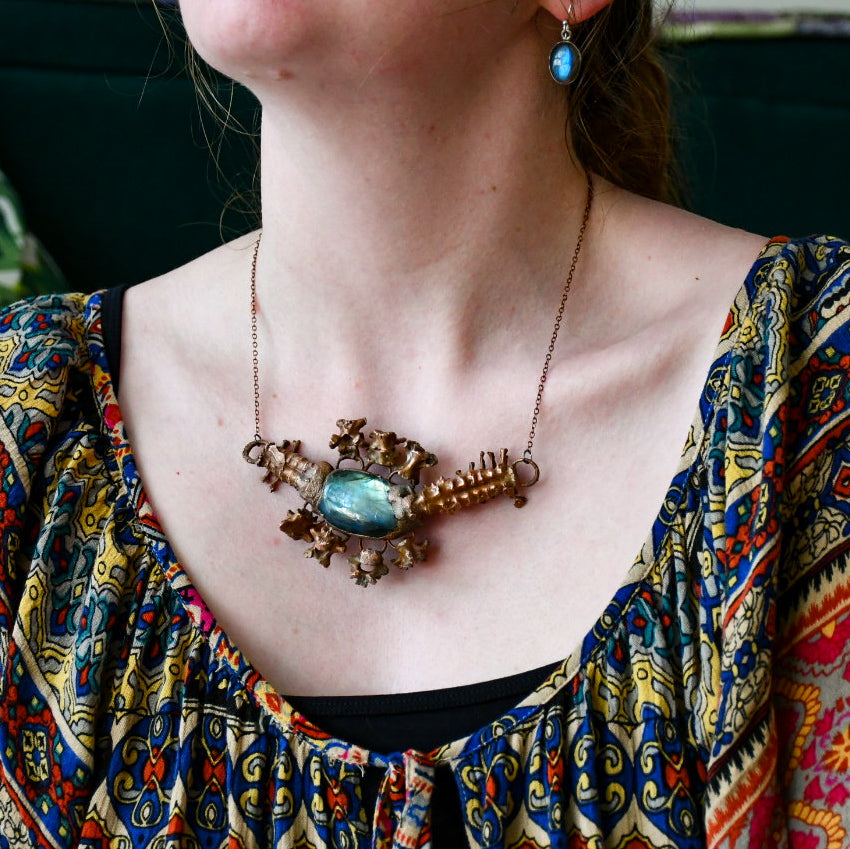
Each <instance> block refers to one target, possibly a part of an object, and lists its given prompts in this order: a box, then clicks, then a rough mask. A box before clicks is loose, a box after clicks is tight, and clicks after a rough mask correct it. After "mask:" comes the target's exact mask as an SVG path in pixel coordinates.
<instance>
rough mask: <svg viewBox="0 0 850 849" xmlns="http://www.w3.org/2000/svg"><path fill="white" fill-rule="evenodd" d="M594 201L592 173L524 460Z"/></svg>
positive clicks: (526, 454)
mask: <svg viewBox="0 0 850 849" xmlns="http://www.w3.org/2000/svg"><path fill="white" fill-rule="evenodd" d="M592 203H593V180H592V179H591V177H590V173H588V175H587V201H586V202H585V205H584V216H583V217H582V220H581V229H580V230H579V231H578V241H577V242H576V249H575V251H574V252H573V259H572V262H571V263H570V270H569V271H568V272H567V279H566V281H565V282H564V291H563V293H562V294H561V303H560V306H559V307H558V315H557V316H555V327H554V328H553V330H552V338H551V339H550V340H549V347H548V348H547V350H546V359H545V360H544V362H543V371H542V372H541V373H540V383H539V384H538V385H537V397H536V398H535V399H534V413H533V414H532V417H531V430H530V431H529V433H528V445H527V446H526V449H525V451H523V452H522V457H523V459H524V460H531V449H532V448H533V447H534V437H535V436H536V434H537V420H538V417H539V416H540V402H541V401H542V399H543V389H544V388H545V386H546V378H547V377H548V376H549V364H550V363H551V362H552V354H553V353H554V352H555V342H556V341H557V340H558V333H559V331H560V330H561V322H562V321H563V320H564V308H565V307H566V306H567V298H568V297H569V296H570V288H571V287H572V285H573V275H574V274H575V270H576V266H577V265H578V258H579V255H580V254H581V246H582V244H583V242H584V233H585V231H586V230H587V223H588V221H590V207H591V204H592Z"/></svg>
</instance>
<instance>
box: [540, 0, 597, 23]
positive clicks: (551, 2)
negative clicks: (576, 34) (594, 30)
mask: <svg viewBox="0 0 850 849" xmlns="http://www.w3.org/2000/svg"><path fill="white" fill-rule="evenodd" d="M539 2H540V8H541V9H545V10H546V11H547V12H549V14H550V15H552V16H553V17H555V18H557V20H559V21H563V20H564V19H565V18H566V17H567V12H568V11H569V8H570V0H539ZM612 2H613V0H573V4H572V5H573V8H572V12H570V16H569V21H570V24H580V23H581V22H582V21H586V20H587V19H588V18H592V17H593V16H594V15H595V14H596V13H597V12H600V11H601V10H602V9H604V8H605V7H606V6H608V5H610V4H611V3H612Z"/></svg>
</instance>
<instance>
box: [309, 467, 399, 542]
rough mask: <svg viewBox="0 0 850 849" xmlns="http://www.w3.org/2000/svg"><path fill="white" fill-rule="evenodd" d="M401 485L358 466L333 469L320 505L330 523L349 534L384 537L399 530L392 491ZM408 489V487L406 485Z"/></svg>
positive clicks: (323, 491) (319, 507) (376, 537)
mask: <svg viewBox="0 0 850 849" xmlns="http://www.w3.org/2000/svg"><path fill="white" fill-rule="evenodd" d="M393 489H396V490H398V489H400V487H398V486H397V485H395V484H391V483H389V482H388V481H386V480H384V479H383V478H382V477H379V476H378V475H370V474H369V473H368V472H360V471H357V470H356V469H337V470H336V471H334V472H331V473H330V474H329V475H328V477H327V480H326V481H325V486H324V488H323V489H322V497H321V499H320V500H319V503H318V505H317V507H318V509H319V512H320V513H321V514H322V515H323V516H324V517H325V519H326V520H327V522H328V524H330V525H333V527H335V528H336V529H337V530H340V531H344V532H345V533H347V534H356V535H357V536H361V537H373V538H375V539H381V538H382V537H387V536H390V535H391V534H393V533H394V532H395V531H396V530H398V525H399V520H398V519H397V518H396V515H395V513H394V512H393V507H392V504H391V503H390V492H391V491H392V490H393ZM403 489H405V491H407V492H409V487H404V488H403Z"/></svg>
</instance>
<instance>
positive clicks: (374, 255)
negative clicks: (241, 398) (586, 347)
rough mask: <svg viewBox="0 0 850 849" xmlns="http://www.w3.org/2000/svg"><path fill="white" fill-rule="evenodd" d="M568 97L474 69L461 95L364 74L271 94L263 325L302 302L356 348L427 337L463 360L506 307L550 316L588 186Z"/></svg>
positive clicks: (266, 132) (535, 72)
mask: <svg viewBox="0 0 850 849" xmlns="http://www.w3.org/2000/svg"><path fill="white" fill-rule="evenodd" d="M520 60H521V62H522V63H524V65H525V66H526V67H527V66H528V63H527V60H526V57H517V60H516V61H517V64H518V65H520V64H521V62H520ZM510 61H511V57H505V59H504V62H510ZM299 95H300V96H299ZM293 101H294V103H293ZM562 102H563V93H562V92H561V91H560V90H559V89H557V87H555V86H554V84H553V83H552V82H551V80H548V79H547V78H546V77H545V68H543V69H538V68H536V67H534V68H533V69H532V70H531V71H530V72H527V73H526V74H525V75H524V76H523V75H521V74H520V73H517V72H516V70H513V71H507V70H505V72H504V74H503V75H502V76H500V77H498V78H496V79H488V80H486V81H482V80H481V79H480V78H479V77H476V76H475V75H473V76H471V78H470V86H469V90H462V91H458V90H457V87H451V86H445V85H443V86H441V87H438V86H436V85H434V86H433V87H432V88H431V89H430V90H424V89H419V88H414V87H412V86H410V85H408V86H406V87H401V86H395V85H393V84H392V82H389V83H387V84H386V85H383V86H382V84H381V81H380V80H369V81H366V82H364V84H363V86H362V87H361V88H360V89H359V90H354V91H346V92H344V97H342V98H340V99H335V98H333V97H332V96H330V95H326V96H325V97H324V98H322V97H321V96H320V93H317V92H310V91H307V92H296V94H295V95H294V96H292V97H287V98H286V99H283V98H282V97H281V98H280V99H277V98H275V97H267V98H265V100H264V117H263V134H262V197H263V228H264V236H263V244H262V251H261V255H260V263H259V280H260V292H261V298H262V299H263V300H264V301H265V303H264V309H265V311H266V314H267V316H268V318H269V319H270V320H275V318H276V317H278V318H282V313H283V312H284V311H289V310H291V305H292V304H293V302H294V300H295V301H297V304H298V308H299V311H301V310H303V311H304V313H305V314H313V315H321V316H322V317H323V321H324V322H326V323H327V324H328V325H330V326H333V327H335V328H346V327H351V328H356V331H354V330H352V333H356V334H357V335H358V336H360V339H361V342H360V343H358V344H360V345H361V346H362V338H363V335H364V334H365V335H367V336H368V335H370V334H374V333H377V332H379V331H380V330H381V329H382V328H387V327H388V326H392V327H393V329H394V332H395V333H397V334H400V335H402V336H410V335H411V334H414V333H416V334H420V335H421V334H423V333H428V330H429V328H431V329H432V330H433V333H434V334H435V335H439V336H441V338H442V339H443V342H444V344H445V346H446V350H450V351H452V356H454V357H457V356H463V355H464V353H465V352H464V351H462V350H459V346H463V347H468V346H469V345H473V346H474V345H475V344H476V342H475V339H476V336H479V335H485V336H486V337H487V338H489V339H490V340H491V341H493V340H492V332H493V324H494V323H495V322H496V321H499V322H502V321H504V320H505V318H506V312H505V310H504V309H498V307H499V304H500V301H506V303H508V304H509V305H510V307H509V308H510V310H511V311H512V312H514V313H516V312H517V311H519V312H520V313H521V312H522V311H523V309H525V310H527V311H528V313H529V316H533V321H534V322H539V321H540V320H542V319H543V318H544V317H548V315H549V314H550V313H551V312H552V310H553V308H554V306H556V304H557V300H556V299H555V300H554V301H553V295H556V294H557V290H558V286H559V284H560V281H561V280H562V277H563V271H564V269H565V267H566V265H567V263H568V261H569V257H570V256H571V254H572V248H573V245H574V243H575V238H576V235H577V233H578V228H579V224H580V219H581V215H582V211H583V208H584V199H585V190H586V179H585V176H584V175H583V173H581V172H580V171H579V170H578V169H577V168H576V167H575V165H574V164H573V163H572V162H571V160H570V157H569V154H568V151H567V149H566V146H565V143H564V130H563V127H564V110H563V107H562ZM519 293H521V295H520V294H519ZM518 302H519V303H518ZM283 304H286V305H287V306H286V307H283V306H281V305H283ZM541 310H542V311H541ZM278 311H280V314H279V315H278V316H276V315H275V314H276V313H277V312H278ZM517 320H518V321H519V322H520V323H521V322H522V321H523V317H522V316H521V315H519V316H517ZM305 332H308V331H306V328H305ZM309 332H310V333H313V332H314V331H313V330H311V331H309ZM341 332H342V333H344V332H345V331H344V330H343V331H341ZM453 334H454V338H452V335H453ZM335 339H336V340H337V341H338V342H341V343H342V344H349V343H348V342H347V340H345V339H341V338H340V336H339V331H338V332H337V335H336V336H335ZM423 344H427V343H423ZM466 353H468V351H467V352H466Z"/></svg>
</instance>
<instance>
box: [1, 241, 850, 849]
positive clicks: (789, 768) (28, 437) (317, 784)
mask: <svg viewBox="0 0 850 849" xmlns="http://www.w3.org/2000/svg"><path fill="white" fill-rule="evenodd" d="M0 371H2V379H0V442H2V450H0V478H1V479H2V486H0V528H2V541H1V542H0V779H2V780H0V847H13V849H23V847H57V848H58V847H122V848H125V849H141V847H163V849H164V848H165V847H181V849H184V848H185V849H194V847H197V849H219V847H228V849H230V847H234V848H235V847H246V849H247V847H277V848H279V849H287V847H293V848H294V847H315V849H325V847H340V848H341V849H365V847H377V849H388V847H426V846H429V845H431V817H430V809H431V798H432V791H433V786H434V775H435V770H437V769H448V770H450V771H451V774H452V775H453V777H454V784H455V787H456V791H457V794H458V797H459V800H460V805H461V809H462V811H463V819H464V826H465V832H466V841H467V843H468V845H469V846H470V847H515V849H533V847H550V846H551V847H563V848H564V849H579V847H598V849H602V847H606V849H614V847H617V849H648V848H649V847H651V849H662V847H664V848H665V849H666V847H682V849H685V847H687V848H688V849H691V848H693V849H695V847H702V846H710V847H729V849H733V847H735V849H743V847H752V849H764V848H765V847H772V846H776V847H799V849H838V847H847V846H850V563H848V557H850V248H848V246H847V245H846V244H845V243H843V242H840V241H837V240H834V239H829V238H825V237H819V238H812V239H805V240H800V241H788V240H784V239H776V240H773V241H772V242H771V243H770V244H768V245H767V246H766V247H765V249H764V250H763V251H762V253H761V255H760V256H759V257H758V259H757V261H756V263H755V265H754V266H753V268H752V270H751V271H750V273H749V275H748V276H747V279H746V280H745V281H744V282H743V285H742V287H741V289H740V292H739V294H738V296H737V298H736V300H735V302H734V304H733V305H732V308H731V311H730V313H729V318H728V321H727V324H726V327H725V329H724V331H723V334H722V337H721V339H720V340H719V343H718V346H717V351H716V357H715V360H714V363H713V365H712V367H711V369H710V372H709V374H708V377H707V380H706V382H705V386H704V389H703V391H702V393H701V396H700V398H699V399H698V413H697V416H696V418H695V420H694V424H693V426H692V428H691V432H690V434H689V436H688V439H687V440H686V448H685V451H684V453H683V455H682V460H681V464H680V468H679V471H678V473H677V474H676V476H675V477H674V479H673V480H672V482H671V484H670V489H669V492H668V495H667V498H666V499H665V501H664V504H663V506H662V508H661V511H660V512H659V515H658V517H657V519H656V521H655V523H654V525H653V527H652V529H651V532H650V534H649V536H648V538H647V542H646V544H645V546H644V548H643V551H642V553H641V555H640V556H639V557H638V559H637V561H636V562H635V563H634V564H633V565H632V567H631V569H630V570H629V572H628V574H627V575H626V577H625V580H624V582H623V585H622V587H621V588H620V590H619V591H618V592H617V593H616V595H615V597H614V598H613V599H612V601H611V603H610V604H609V605H608V607H607V609H606V610H605V611H603V612H601V615H600V617H599V619H598V621H597V624H596V626H595V627H594V628H593V630H592V631H591V632H590V633H589V634H588V635H587V636H586V638H585V639H584V641H583V643H582V645H581V646H580V647H579V648H578V649H577V650H576V651H574V652H573V653H572V654H570V655H569V656H568V657H567V658H566V659H565V660H564V662H563V663H562V664H561V665H560V666H559V667H558V668H557V669H556V670H555V671H554V672H553V673H552V674H551V675H550V676H549V678H548V679H547V680H546V681H545V682H544V683H543V684H542V685H541V686H540V687H539V688H537V689H536V690H535V691H534V692H532V693H530V694H528V696H527V697H526V698H525V699H524V700H523V701H522V702H520V704H518V705H517V706H516V707H514V708H513V709H511V710H510V711H508V712H507V713H506V714H505V715H504V716H502V717H500V718H499V719H498V720H496V721H494V722H493V723H491V724H489V725H487V726H485V727H483V728H481V729H479V730H478V731H477V732H476V733H474V734H472V735H470V736H469V737H467V738H465V739H463V740H457V741H452V742H447V744H446V745H445V746H442V747H439V748H437V749H435V750H433V751H430V752H419V751H407V752H392V753H376V752H370V751H366V750H364V749H362V748H359V747H357V746H354V745H350V744H349V743H347V742H346V741H343V740H337V739H333V738H332V737H330V736H329V735H327V734H325V733H324V732H323V731H322V730H321V728H319V727H317V726H316V725H315V724H313V723H311V721H310V719H309V717H304V716H302V715H300V714H298V713H297V712H296V711H295V710H294V709H293V708H292V707H291V706H290V705H289V703H288V702H287V701H286V699H285V698H283V697H282V696H280V695H279V694H277V693H276V692H275V691H274V690H273V689H272V688H271V687H270V686H269V685H268V684H267V683H266V682H265V681H264V680H263V678H262V677H261V676H260V675H259V674H258V673H257V672H256V670H255V669H254V668H253V667H252V666H251V665H250V663H249V661H248V660H247V659H246V658H245V657H244V656H243V655H242V654H241V653H240V651H239V649H238V648H237V647H236V646H235V645H234V644H233V643H232V642H231V641H230V640H229V638H228V636H227V634H226V633H224V631H222V629H221V628H220V627H219V625H218V624H217V622H216V620H215V616H214V613H213V612H211V611H210V610H209V609H208V608H207V607H206V606H205V604H204V602H203V600H202V599H201V597H200V596H199V594H198V592H197V591H196V590H195V588H194V587H193V585H192V582H191V579H190V577H189V576H188V575H187V574H186V573H185V572H184V570H183V569H182V567H181V565H180V564H179V563H178V562H177V561H176V560H175V558H174V555H173V552H172V551H171V548H170V547H169V544H168V540H167V539H166V538H165V537H164V535H163V533H162V530H161V528H160V526H159V524H158V523H157V520H156V517H155V516H154V515H153V513H152V511H151V508H150V506H149V504H148V502H147V500H146V497H145V492H144V489H143V486H142V483H141V481H140V480H139V476H138V474H137V471H136V465H135V461H134V457H133V453H132V449H131V447H130V445H129V444H128V442H127V438H126V434H125V431H124V424H123V421H122V417H121V411H120V409H119V406H118V403H117V399H116V396H115V392H114V388H113V383H112V380H111V377H110V374H109V368H108V364H107V361H106V357H105V354H104V348H103V338H102V332H101V295H100V294H95V295H90V296H82V295H65V296H50V297H39V298H36V299H33V300H29V301H24V302H20V303H18V304H16V305H14V306H12V307H10V308H8V309H7V310H6V311H5V312H3V313H2V317H0ZM612 497H618V494H617V493H616V492H614V493H612ZM564 579H565V580H569V575H565V576H564ZM509 612H510V611H505V613H506V614H508V613H509ZM568 649H569V647H564V651H565V652H566V650H568ZM369 770H380V771H381V774H382V775H383V780H382V783H381V785H380V790H379V793H378V802H377V806H376V808H375V809H374V810H366V807H365V805H364V804H363V792H362V788H363V782H364V775H365V774H366V772H367V771H369ZM370 774H371V773H370ZM437 849H443V847H437Z"/></svg>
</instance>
